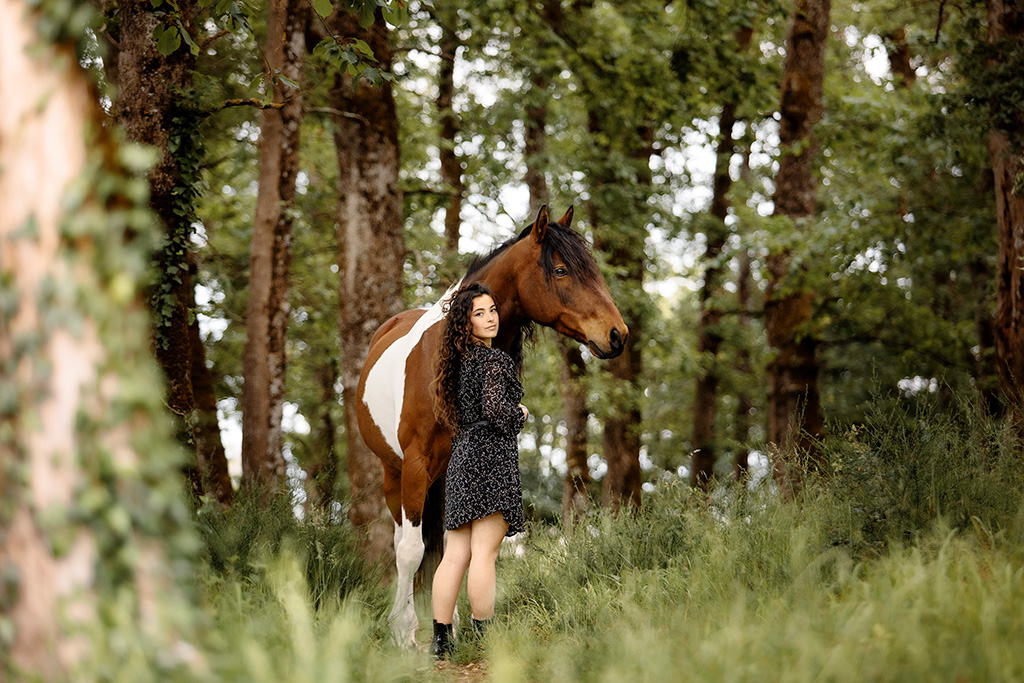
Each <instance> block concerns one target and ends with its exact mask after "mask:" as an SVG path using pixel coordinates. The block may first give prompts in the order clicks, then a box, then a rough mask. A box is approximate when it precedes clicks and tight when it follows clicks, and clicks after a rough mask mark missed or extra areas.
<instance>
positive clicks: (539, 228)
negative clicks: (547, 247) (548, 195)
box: [530, 204, 550, 244]
mask: <svg viewBox="0 0 1024 683" xmlns="http://www.w3.org/2000/svg"><path fill="white" fill-rule="evenodd" d="M549 222H550V221H549V219H548V205H547V204H545V205H544V206H542V207H540V211H538V212H537V220H535V221H534V222H533V229H532V230H531V231H530V232H531V233H532V234H533V239H534V240H535V241H536V242H537V243H538V244H539V243H541V242H543V241H544V237H545V235H547V232H548V223H549Z"/></svg>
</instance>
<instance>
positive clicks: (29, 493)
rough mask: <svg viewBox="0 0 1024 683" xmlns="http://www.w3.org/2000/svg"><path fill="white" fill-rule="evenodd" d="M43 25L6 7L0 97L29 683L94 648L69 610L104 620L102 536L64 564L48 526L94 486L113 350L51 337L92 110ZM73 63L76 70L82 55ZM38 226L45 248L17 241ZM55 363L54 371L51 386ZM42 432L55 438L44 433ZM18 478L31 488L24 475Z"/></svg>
mask: <svg viewBox="0 0 1024 683" xmlns="http://www.w3.org/2000/svg"><path fill="white" fill-rule="evenodd" d="M32 21H33V20H32V19H31V18H30V17H29V15H27V13H26V12H25V6H24V4H22V3H20V2H13V1H12V0H3V2H0V93H2V95H3V98H4V101H5V102H6V104H5V106H4V107H3V108H2V109H0V139H2V140H3V141H4V144H3V145H0V168H2V169H4V172H0V202H2V204H3V207H4V210H3V211H2V212H0V274H2V276H3V278H2V279H0V281H2V282H4V288H5V289H8V288H11V290H12V293H14V294H16V295H17V299H18V301H19V302H20V305H19V306H17V307H16V308H15V309H14V310H4V313H3V315H2V316H0V359H2V361H3V363H2V364H0V373H2V374H0V382H2V383H3V384H4V386H5V391H6V392H9V393H8V395H9V396H11V397H17V399H18V401H19V403H24V405H19V406H17V407H15V408H14V409H13V411H11V412H8V411H7V410H6V409H5V410H4V411H3V412H2V413H0V433H2V434H3V436H2V437H0V438H2V440H0V450H2V452H3V463H2V469H0V501H3V504H2V507H0V573H2V575H3V576H4V577H5V578H4V583H3V585H2V586H0V597H2V598H3V602H4V617H5V618H6V619H10V620H11V622H12V625H13V628H14V633H13V642H11V643H10V644H9V646H8V645H6V644H0V660H3V663H0V679H2V678H3V677H4V675H5V673H8V674H11V675H12V677H13V678H12V680H18V679H20V676H18V674H17V672H18V671H23V672H32V674H33V675H36V676H39V677H40V678H42V679H47V680H55V679H61V678H63V677H65V676H67V674H68V672H69V669H70V667H71V666H73V664H74V663H75V662H76V661H78V660H79V659H80V658H81V657H82V655H83V654H84V653H83V652H82V648H81V646H82V645H84V643H81V642H79V643H75V642H74V640H72V639H69V638H68V637H67V635H66V633H65V632H64V629H63V626H62V619H63V614H62V607H63V606H68V602H69V601H72V600H75V601H76V602H77V603H78V605H77V608H78V609H79V610H86V611H87V612H88V611H89V610H91V609H93V606H92V599H91V597H90V594H89V593H90V590H89V589H90V584H91V582H92V579H93V569H92V566H93V563H94V562H95V561H96V552H97V551H96V547H95V541H94V539H93V538H92V537H91V535H88V534H82V535H79V536H78V537H77V538H76V540H75V543H74V544H73V545H72V547H71V548H70V552H67V553H64V554H63V555H60V556H58V555H57V554H55V553H54V551H53V548H52V547H51V543H50V540H49V538H48V535H47V532H46V531H45V527H44V525H43V524H42V520H43V519H45V516H46V515H48V514H50V515H52V514H55V513H56V512H57V511H58V510H60V509H61V508H62V507H63V508H70V507H71V506H72V505H73V504H74V499H75V491H76V489H77V488H78V487H79V486H81V485H82V483H83V482H82V474H81V473H80V472H79V471H78V469H77V465H76V462H75V460H76V454H75V449H74V442H75V415H76V411H77V409H78V405H79V402H80V401H81V398H82V394H83V393H84V391H85V386H86V384H87V383H90V382H95V381H96V376H95V373H94V367H95V366H96V364H97V363H98V362H99V361H100V359H102V358H103V349H102V347H101V345H100V344H99V340H98V339H97V335H96V330H95V329H94V327H93V326H92V325H91V324H89V323H88V322H87V323H86V325H85V327H84V329H83V330H82V333H81V334H79V335H73V334H71V333H70V332H69V331H66V330H65V331H61V332H58V333H56V334H53V335H48V334H47V333H46V332H44V320H43V319H44V316H45V310H42V309H41V308H40V307H39V306H38V305H37V304H39V303H42V302H43V298H42V288H43V287H44V286H45V281H46V279H48V278H59V279H60V280H61V281H65V280H67V279H71V280H73V279H74V278H75V273H74V272H73V271H71V270H70V269H69V268H68V267H67V266H66V264H64V263H63V260H62V259H61V257H60V254H59V249H60V238H59V221H60V220H61V215H60V213H59V207H60V206H61V202H62V195H63V193H64V188H65V187H66V186H67V184H68V183H69V182H70V181H71V180H72V179H73V178H74V177H75V176H76V175H77V174H78V173H79V172H80V171H81V170H82V168H83V167H84V164H85V157H86V153H85V149H84V140H85V131H84V127H85V125H86V121H85V120H84V116H85V112H88V111H90V110H91V109H92V107H93V103H92V102H91V101H90V99H91V98H90V93H89V91H88V88H87V87H86V86H85V82H84V79H81V78H76V77H75V74H74V73H73V71H72V70H68V69H65V70H57V71H53V70H51V69H50V68H49V67H51V66H52V65H53V64H56V63H58V60H57V59H56V58H55V57H54V56H53V55H52V54H46V55H45V56H43V57H42V58H41V59H40V60H38V61H36V60H32V59H30V58H29V56H28V54H29V47H30V46H31V45H32V44H34V43H35V41H37V40H38V38H37V36H36V35H35V31H34V29H33V27H32ZM62 57H63V59H64V60H65V61H66V62H70V63H74V59H75V57H74V55H73V54H71V53H65V54H64V55H63V56H62ZM37 103H42V106H39V107H38V108H37ZM9 169H17V173H11V172H9ZM30 218H32V219H33V220H34V221H35V225H36V231H37V234H38V236H37V238H36V239H35V240H31V239H24V238H22V239H18V238H17V237H16V233H17V232H18V231H20V230H22V229H23V227H24V226H25V224H26V223H27V222H28V221H29V220H30ZM30 335H32V336H35V335H38V336H39V337H40V338H41V339H43V340H45V341H44V342H43V344H42V345H41V346H40V348H38V349H37V350H36V352H35V353H34V354H33V355H34V356H35V357H34V358H27V357H23V358H19V355H20V354H19V351H18V344H17V340H18V339H19V338H20V339H27V338H31V337H30ZM45 364H51V368H50V369H49V371H48V372H47V373H46V375H45V376H44V375H43V374H42V369H43V368H42V366H43V365H45ZM33 404H34V405H33ZM29 415H31V416H32V418H29V417H28V416H29ZM33 421H36V422H37V423H38V424H41V425H46V428H45V429H39V427H38V426H36V427H35V428H33V426H32V424H31V423H32V422H33ZM19 470H20V472H21V473H22V476H24V477H26V480H24V481H19V480H18V479H19V478H18V477H16V476H15V475H16V473H17V472H18V471H19ZM12 578H13V579H14V580H13V581H12ZM76 594H78V597H77V598H76V597H74V596H75V595H76ZM78 616H81V615H78ZM8 647H9V649H8ZM8 667H11V668H10V669H9V668H8Z"/></svg>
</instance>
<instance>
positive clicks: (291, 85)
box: [277, 74, 299, 90]
mask: <svg viewBox="0 0 1024 683" xmlns="http://www.w3.org/2000/svg"><path fill="white" fill-rule="evenodd" d="M277 77H278V79H280V81H281V82H282V83H284V84H285V85H287V86H288V87H289V88H295V89H296V90H298V89H299V84H298V83H296V82H295V81H293V80H292V79H290V78H288V77H287V76H282V75H281V74H278V75H277Z"/></svg>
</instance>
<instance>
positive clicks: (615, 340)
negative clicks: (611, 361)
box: [608, 327, 622, 351]
mask: <svg viewBox="0 0 1024 683" xmlns="http://www.w3.org/2000/svg"><path fill="white" fill-rule="evenodd" d="M608 337H609V341H611V343H612V348H613V349H615V350H616V351H617V350H619V349H621V348H622V333H621V332H619V330H618V329H617V328H614V327H613V328H612V331H611V334H609V335H608Z"/></svg>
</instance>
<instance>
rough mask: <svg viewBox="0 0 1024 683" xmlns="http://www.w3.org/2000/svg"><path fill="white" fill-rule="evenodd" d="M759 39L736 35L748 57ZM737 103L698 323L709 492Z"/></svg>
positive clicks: (725, 145) (722, 161) (700, 412)
mask: <svg viewBox="0 0 1024 683" xmlns="http://www.w3.org/2000/svg"><path fill="white" fill-rule="evenodd" d="M753 35H754V31H753V29H752V28H742V29H740V30H738V31H737V32H736V48H737V51H738V52H740V53H743V52H746V50H747V48H748V47H749V46H750V40H751V38H752V37H753ZM737 104H738V103H737V102H736V101H735V98H734V99H733V100H732V101H728V102H726V103H725V104H723V105H722V114H721V115H720V116H719V119H718V132H719V139H718V150H717V154H716V159H715V175H714V180H713V183H712V194H711V210H710V214H711V218H712V220H711V221H709V222H708V229H707V235H706V244H705V247H704V259H703V260H704V284H703V286H702V287H701V291H700V311H701V314H700V319H699V321H698V323H697V353H698V354H700V355H701V356H702V361H703V363H705V364H706V365H705V367H703V368H702V371H701V373H700V374H699V375H698V376H697V386H696V391H695V395H694V407H693V447H694V451H693V465H692V467H691V468H690V483H691V485H693V486H697V487H700V488H702V489H705V490H706V489H707V488H708V487H709V485H710V483H711V479H712V477H714V474H715V460H716V459H717V457H718V453H717V448H716V441H717V437H716V434H715V415H716V414H717V411H718V380H719V369H718V349H719V347H720V346H721V344H722V333H721V330H720V329H719V325H720V324H721V322H722V312H721V309H720V308H719V303H718V298H719V297H721V295H722V265H721V263H720V260H721V257H722V248H723V247H724V246H725V240H726V238H727V237H728V228H727V227H726V225H725V219H726V218H727V217H728V215H729V190H730V188H731V187H732V177H731V176H730V175H729V165H730V162H731V161H732V155H733V152H734V151H735V148H736V143H735V140H734V139H733V136H732V132H733V127H734V126H735V124H736V106H737Z"/></svg>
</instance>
